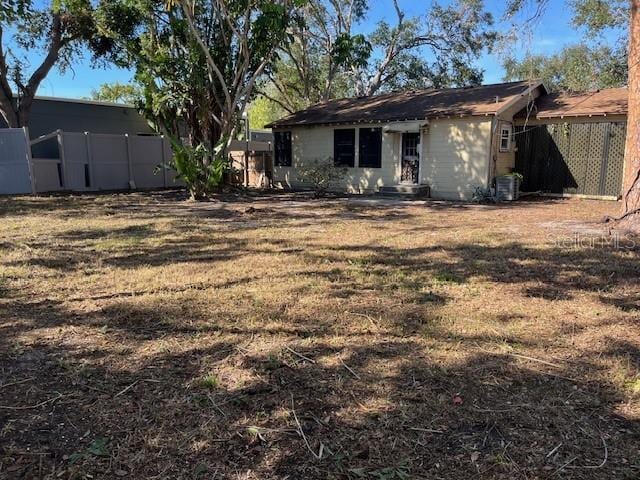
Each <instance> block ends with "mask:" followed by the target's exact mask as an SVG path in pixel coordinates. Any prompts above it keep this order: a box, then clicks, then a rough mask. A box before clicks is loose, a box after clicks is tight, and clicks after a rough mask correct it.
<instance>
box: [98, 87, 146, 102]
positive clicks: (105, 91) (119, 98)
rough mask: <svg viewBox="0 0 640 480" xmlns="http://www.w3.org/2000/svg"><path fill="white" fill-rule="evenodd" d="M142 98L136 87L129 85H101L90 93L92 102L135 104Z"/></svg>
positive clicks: (138, 88)
mask: <svg viewBox="0 0 640 480" xmlns="http://www.w3.org/2000/svg"><path fill="white" fill-rule="evenodd" d="M141 97H142V92H141V90H140V87H139V86H138V85H134V84H130V83H120V82H114V83H103V84H102V85H100V87H99V88H98V89H97V90H92V91H91V99H92V100H100V101H104V102H113V103H128V104H130V105H135V104H137V103H138V102H139V101H140V99H141Z"/></svg>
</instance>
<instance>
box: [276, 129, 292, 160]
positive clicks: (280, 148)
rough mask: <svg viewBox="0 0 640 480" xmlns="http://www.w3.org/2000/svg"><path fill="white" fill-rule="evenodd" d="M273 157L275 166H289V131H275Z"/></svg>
mask: <svg viewBox="0 0 640 480" xmlns="http://www.w3.org/2000/svg"><path fill="white" fill-rule="evenodd" d="M273 136H274V140H275V159H274V162H273V163H274V165H275V166H276V167H290V166H291V132H275V133H274V134H273Z"/></svg>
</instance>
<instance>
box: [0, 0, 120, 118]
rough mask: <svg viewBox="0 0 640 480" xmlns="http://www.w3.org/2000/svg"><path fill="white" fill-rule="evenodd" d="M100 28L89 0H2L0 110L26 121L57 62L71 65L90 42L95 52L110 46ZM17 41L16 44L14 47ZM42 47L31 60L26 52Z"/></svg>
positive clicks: (101, 52)
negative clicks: (36, 56) (33, 59)
mask: <svg viewBox="0 0 640 480" xmlns="http://www.w3.org/2000/svg"><path fill="white" fill-rule="evenodd" d="M111 46H112V44H111V42H110V41H108V40H107V39H106V38H105V37H104V36H103V35H101V33H100V32H99V30H98V28H97V23H96V9H95V6H94V4H93V2H91V1H90V0H51V1H35V0H3V2H2V4H1V5H0V114H2V117H3V118H4V120H5V122H6V123H7V124H8V125H9V126H11V127H22V126H26V125H27V124H28V121H29V114H30V111H31V105H32V103H33V98H34V97H35V95H36V93H37V91H38V88H39V87H40V84H41V83H42V81H43V80H44V79H45V78H46V76H47V75H48V74H49V72H50V71H51V69H52V68H53V67H58V68H59V69H61V70H63V71H64V70H65V69H66V68H68V67H69V66H70V65H71V64H72V62H73V61H74V59H77V58H78V57H79V56H81V55H82V51H83V50H82V48H83V47H88V48H89V50H90V51H91V53H92V55H93V57H94V58H98V57H102V56H103V55H105V54H106V53H107V52H108V50H109V49H110V48H111ZM16 47H17V48H16ZM34 51H35V52H38V53H40V54H41V60H40V61H39V62H38V63H36V64H35V65H31V64H30V62H29V61H28V59H27V56H26V52H30V53H33V52H34Z"/></svg>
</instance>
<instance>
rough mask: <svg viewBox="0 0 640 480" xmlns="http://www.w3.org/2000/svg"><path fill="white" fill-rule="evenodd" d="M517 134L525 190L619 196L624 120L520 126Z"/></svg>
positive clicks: (517, 169) (520, 169)
mask: <svg viewBox="0 0 640 480" xmlns="http://www.w3.org/2000/svg"><path fill="white" fill-rule="evenodd" d="M514 133H515V141H516V147H517V150H516V171H517V172H519V173H521V174H522V175H523V177H524V180H523V183H522V186H521V190H522V191H525V192H536V191H542V192H546V193H557V194H562V193H565V194H582V195H594V196H605V197H615V198H617V197H618V196H620V193H621V190H622V170H623V166H624V142H625V134H626V123H625V122H597V123H596V122H594V123H552V124H547V125H529V126H517V127H516V128H515V132H514Z"/></svg>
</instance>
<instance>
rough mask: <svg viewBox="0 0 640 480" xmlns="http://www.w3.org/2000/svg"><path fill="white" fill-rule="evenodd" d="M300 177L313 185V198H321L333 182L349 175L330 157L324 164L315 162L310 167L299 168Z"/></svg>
mask: <svg viewBox="0 0 640 480" xmlns="http://www.w3.org/2000/svg"><path fill="white" fill-rule="evenodd" d="M299 175H300V179H301V180H302V181H303V182H305V183H310V184H311V186H312V188H313V196H314V197H315V198H320V197H322V196H323V195H324V194H325V193H326V192H327V190H328V189H329V187H330V186H331V183H332V182H336V181H338V180H342V179H343V178H344V177H345V176H346V175H347V169H346V168H340V167H336V166H334V165H333V159H332V158H331V157H329V158H327V159H326V160H325V161H324V162H323V161H319V160H314V161H313V162H311V163H310V164H309V165H303V166H302V167H300V168H299Z"/></svg>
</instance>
